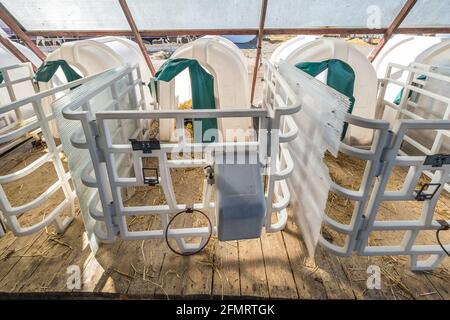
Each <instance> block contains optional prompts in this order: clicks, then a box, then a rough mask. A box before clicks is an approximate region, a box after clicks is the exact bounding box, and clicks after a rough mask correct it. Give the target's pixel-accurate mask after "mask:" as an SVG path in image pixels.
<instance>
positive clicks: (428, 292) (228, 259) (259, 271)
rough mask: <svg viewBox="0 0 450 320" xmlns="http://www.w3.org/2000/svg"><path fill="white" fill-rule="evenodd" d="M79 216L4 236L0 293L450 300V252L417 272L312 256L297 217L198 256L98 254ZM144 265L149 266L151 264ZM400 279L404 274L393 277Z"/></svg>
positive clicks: (118, 248) (114, 249) (154, 244)
mask: <svg viewBox="0 0 450 320" xmlns="http://www.w3.org/2000/svg"><path fill="white" fill-rule="evenodd" d="M82 230H83V229H82V223H81V219H80V217H78V218H77V219H76V220H75V221H74V222H73V223H72V224H71V226H70V227H69V228H68V229H67V231H66V232H65V234H64V235H62V236H55V235H54V234H52V233H51V232H50V231H49V232H48V233H47V232H46V231H45V230H44V231H42V232H40V233H37V234H34V235H31V236H27V237H20V238H16V237H14V236H12V235H11V233H8V234H7V235H6V236H5V237H3V238H1V239H0V292H15V293H25V292H40V293H41V292H65V293H70V292H71V291H82V292H96V293H99V294H100V293H120V294H126V295H132V296H135V295H137V296H143V297H156V298H163V299H166V298H170V299H171V298H180V297H199V298H212V297H215V298H219V299H220V298H227V297H237V296H243V297H258V298H269V297H270V298H289V299H292V298H293V299H298V298H301V299H449V292H450V282H449V279H450V272H449V271H450V265H449V261H448V260H449V259H447V260H446V261H445V262H444V264H443V265H442V266H441V267H439V268H438V269H436V270H435V271H433V272H426V273H424V272H411V271H409V269H408V264H407V260H406V259H395V261H394V260H392V261H391V259H390V258H386V257H370V258H369V257H357V256H353V257H348V258H342V257H337V256H335V255H333V254H331V253H330V252H328V251H326V250H323V249H321V248H319V249H318V252H317V255H316V258H315V261H313V260H312V259H310V258H308V257H307V255H306V250H305V247H304V245H303V243H302V241H301V240H300V239H299V237H298V236H297V230H296V226H295V224H293V223H292V222H291V221H289V223H288V225H287V228H286V230H285V231H283V232H279V233H274V234H264V235H263V236H262V237H261V239H255V240H245V241H231V242H218V241H216V240H215V239H213V240H212V241H211V243H210V244H209V245H208V247H207V248H206V250H204V251H203V252H202V253H200V254H198V255H195V256H191V257H180V256H176V255H175V254H173V253H172V252H170V251H169V250H168V249H167V248H166V247H165V244H164V242H163V241H161V240H147V241H144V242H142V241H118V242H117V243H115V244H111V245H102V246H101V247H100V249H99V251H98V252H97V254H96V255H95V256H93V255H92V254H91V253H90V252H89V248H88V247H85V246H84V245H83V231H82ZM371 264H376V265H379V266H380V267H381V268H382V270H384V271H383V274H382V281H383V282H382V289H381V290H367V289H366V286H365V283H366V279H367V273H366V270H367V267H368V266H369V265H371ZM72 265H77V266H79V267H80V269H81V270H82V273H83V277H82V279H83V280H82V288H81V290H69V289H68V288H67V284H66V283H67V279H68V277H69V274H68V273H67V268H68V267H70V266H72ZM144 269H145V271H144ZM394 278H397V280H396V279H394Z"/></svg>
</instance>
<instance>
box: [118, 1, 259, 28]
mask: <svg viewBox="0 0 450 320" xmlns="http://www.w3.org/2000/svg"><path fill="white" fill-rule="evenodd" d="M127 3H128V6H129V7H130V11H131V14H132V15H133V17H134V20H135V21H136V25H137V26H138V28H139V29H141V30H173V29H175V30H183V29H185V30H186V29H247V28H252V29H256V28H258V25H259V13H260V8H261V0H189V1H188V0H128V1H127Z"/></svg>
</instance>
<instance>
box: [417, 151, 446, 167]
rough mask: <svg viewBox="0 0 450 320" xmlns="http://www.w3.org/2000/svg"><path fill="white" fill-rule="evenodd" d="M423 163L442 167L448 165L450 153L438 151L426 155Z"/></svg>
mask: <svg viewBox="0 0 450 320" xmlns="http://www.w3.org/2000/svg"><path fill="white" fill-rule="evenodd" d="M423 164H424V165H426V166H432V167H442V166H443V165H450V154H442V153H440V154H433V155H431V156H426V158H425V161H424V162H423Z"/></svg>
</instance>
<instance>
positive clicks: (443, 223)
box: [436, 220, 450, 257]
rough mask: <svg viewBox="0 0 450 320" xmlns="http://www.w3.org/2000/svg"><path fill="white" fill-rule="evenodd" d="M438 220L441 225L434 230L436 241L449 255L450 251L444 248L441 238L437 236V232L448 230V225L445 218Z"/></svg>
mask: <svg viewBox="0 0 450 320" xmlns="http://www.w3.org/2000/svg"><path fill="white" fill-rule="evenodd" d="M438 222H439V224H440V225H441V227H440V228H439V229H437V231H436V239H437V242H438V243H439V245H440V246H441V248H442V250H443V251H444V252H445V253H446V254H447V255H448V256H449V257H450V253H449V252H448V251H447V250H446V249H445V247H444V245H443V244H442V242H441V239H440V238H439V233H440V232H441V231H443V230H450V225H449V224H448V223H447V221H445V220H438Z"/></svg>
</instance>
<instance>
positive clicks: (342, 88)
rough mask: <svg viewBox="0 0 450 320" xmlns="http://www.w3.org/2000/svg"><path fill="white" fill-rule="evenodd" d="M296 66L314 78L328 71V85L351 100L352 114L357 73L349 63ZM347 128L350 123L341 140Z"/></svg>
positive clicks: (349, 111) (308, 63)
mask: <svg viewBox="0 0 450 320" xmlns="http://www.w3.org/2000/svg"><path fill="white" fill-rule="evenodd" d="M295 66H296V67H297V68H298V69H300V70H302V71H304V72H306V73H307V74H309V75H311V76H313V77H316V76H318V75H319V74H320V73H322V72H323V71H325V70H326V69H328V74H327V85H328V86H330V87H332V88H333V89H335V90H336V91H338V92H340V93H342V94H343V95H345V96H346V97H348V98H349V99H350V108H349V109H348V113H352V111H353V106H354V105H355V97H354V96H353V89H354V86H355V72H354V71H353V69H352V68H351V67H350V66H349V65H348V64H347V63H345V62H344V61H341V60H338V59H330V60H325V61H321V62H301V63H297V64H296V65H295ZM347 128H348V123H347V122H346V123H345V124H344V128H343V130H342V136H341V140H343V139H344V137H345V134H346V132H347Z"/></svg>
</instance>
